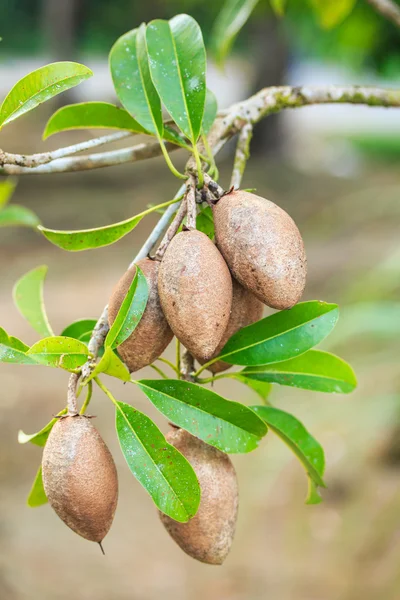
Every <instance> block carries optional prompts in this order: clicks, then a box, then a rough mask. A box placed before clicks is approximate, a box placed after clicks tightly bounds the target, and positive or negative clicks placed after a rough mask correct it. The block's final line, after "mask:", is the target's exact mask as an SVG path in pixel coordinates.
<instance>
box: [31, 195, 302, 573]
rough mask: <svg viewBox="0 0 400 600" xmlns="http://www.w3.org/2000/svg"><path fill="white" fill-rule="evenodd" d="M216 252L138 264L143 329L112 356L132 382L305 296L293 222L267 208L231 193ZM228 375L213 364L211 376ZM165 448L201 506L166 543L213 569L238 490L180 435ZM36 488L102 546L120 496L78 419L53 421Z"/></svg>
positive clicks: (194, 243)
mask: <svg viewBox="0 0 400 600" xmlns="http://www.w3.org/2000/svg"><path fill="white" fill-rule="evenodd" d="M213 217H214V226H215V244H214V243H213V242H212V241H211V240H210V239H209V238H208V237H207V236H206V235H205V234H204V233H202V232H200V231H196V230H190V229H189V230H183V231H181V232H180V233H178V234H177V235H175V236H174V237H173V239H172V240H171V242H170V243H169V245H168V247H167V249H166V252H165V254H164V256H163V258H162V260H161V261H158V260H152V259H150V258H145V259H143V260H141V261H139V262H138V263H137V264H138V266H139V267H140V269H141V270H142V272H143V274H144V276H145V278H146V280H147V284H148V288H149V298H148V302H147V306H146V309H145V311H144V314H143V316H142V319H141V321H140V322H139V324H138V326H137V327H136V329H135V330H134V332H133V333H132V335H131V336H130V337H129V338H128V339H127V340H126V341H125V342H124V343H123V344H122V345H120V346H119V347H118V352H119V354H120V356H121V358H122V359H123V360H124V362H125V363H126V365H127V367H128V368H129V370H130V372H134V371H137V370H139V369H141V368H142V367H145V366H147V365H149V364H151V363H153V362H154V361H155V360H156V359H157V358H158V357H159V356H160V355H161V354H162V353H163V351H164V350H165V348H166V347H167V346H168V344H169V343H170V341H171V340H172V338H173V336H174V335H175V336H176V337H177V338H178V340H179V341H180V342H181V343H182V344H183V345H184V346H185V348H186V349H187V350H188V352H190V354H192V355H193V356H194V357H195V358H196V359H197V360H198V361H199V362H200V363H201V364H205V363H206V362H208V361H209V360H210V359H212V358H214V357H216V356H218V354H219V353H220V350H221V349H222V347H223V346H224V345H225V343H226V342H227V340H228V339H229V338H230V337H231V336H232V335H233V334H234V333H236V332H237V331H238V330H239V329H241V328H242V327H245V326H247V325H249V324H251V323H254V322H256V321H258V320H259V319H260V318H261V317H262V312H263V306H264V304H266V305H267V306H269V307H272V308H276V309H288V308H290V307H292V306H293V305H294V304H296V303H297V302H298V301H299V299H300V297H301V295H302V293H303V290H304V286H305V279H306V256H305V251H304V245H303V241H302V238H301V235H300V233H299V230H298V229H297V227H296V225H295V223H294V222H293V220H292V219H291V217H290V216H289V215H288V214H287V213H286V212H285V211H283V210H282V209H281V208H279V207H278V206H276V205H275V204H274V203H272V202H270V201H268V200H265V199H264V198H261V197H259V196H256V195H254V194H251V193H249V192H245V191H240V190H239V191H231V192H230V193H228V194H225V195H223V196H222V197H221V198H220V199H218V200H217V201H216V202H215V203H214V204H213ZM135 272H136V267H135V266H134V267H132V268H131V269H129V270H128V271H127V272H126V273H125V275H124V276H123V277H122V279H121V280H120V281H119V283H118V284H117V286H116V288H115V290H114V292H113V294H112V297H111V299H110V302H109V321H110V325H112V323H113V322H114V320H115V318H116V316H117V314H118V311H119V309H120V306H121V304H122V302H123V300H124V298H125V296H126V293H127V291H128V289H129V287H130V284H131V282H132V280H133V278H134V276H135ZM229 367H230V365H229V364H227V363H225V362H223V361H218V362H214V363H213V364H212V365H210V370H211V371H212V372H213V373H218V372H220V371H223V370H225V369H228V368H229ZM167 441H168V442H169V443H170V444H172V445H173V446H175V448H177V449H178V450H179V451H180V452H181V453H182V454H183V455H184V456H185V457H186V458H187V460H188V461H189V462H190V463H191V465H192V467H193V469H194V471H195V473H196V475H197V478H198V480H199V484H200V488H201V502H200V507H199V510H198V512H197V513H196V515H195V516H194V517H193V518H192V519H191V520H190V521H189V522H188V523H178V522H177V521H174V520H173V519H171V518H170V517H168V516H166V515H164V514H161V520H162V523H163V524H164V526H165V527H166V529H167V531H168V532H169V533H170V535H171V536H172V538H173V539H174V540H175V541H176V542H177V543H178V544H179V546H180V547H181V548H182V549H183V550H184V551H185V552H186V553H187V554H189V555H190V556H193V557H194V558H196V559H198V560H200V561H202V562H206V563H210V564H221V563H222V562H223V560H224V559H225V557H226V556H227V554H228V552H229V549H230V546H231V543H232V539H233V535H234V530H235V522H236V516H237V507H238V490H237V481H236V475H235V470H234V467H233V465H232V463H231V461H230V459H229V457H228V456H227V455H226V454H224V453H223V452H221V451H219V450H217V449H216V448H214V447H212V446H209V445H207V444H205V443H204V442H203V441H201V440H199V439H197V438H195V437H194V436H192V435H191V434H189V433H188V432H187V431H184V430H183V429H176V428H173V429H172V431H171V432H170V433H169V434H168V436H167ZM42 466H43V481H44V487H45V491H46V494H47V496H48V499H49V502H50V504H51V505H52V507H53V508H54V510H55V511H56V512H57V514H58V515H59V516H60V517H61V519H62V520H63V521H64V522H65V523H66V524H67V525H68V526H69V527H70V528H71V529H73V530H74V531H75V532H76V533H78V534H79V535H81V536H83V537H85V538H87V539H89V540H93V541H97V542H101V541H102V539H103V538H104V536H105V535H106V533H107V532H108V530H109V528H110V526H111V523H112V520H113V516H114V512H115V508H116V503H117V496H118V482H117V475H116V469H115V465H114V462H113V459H112V457H111V455H110V453H109V451H108V449H107V447H106V446H105V444H104V442H103V441H102V439H101V437H100V436H99V434H98V432H97V431H96V429H95V428H94V427H93V426H92V424H91V422H90V419H89V418H87V417H85V416H81V415H78V416H72V415H70V416H67V417H65V418H61V419H59V421H58V423H56V425H55V426H54V428H53V430H52V431H51V433H50V436H49V439H48V441H47V444H46V447H45V451H44V455H43V465H42Z"/></svg>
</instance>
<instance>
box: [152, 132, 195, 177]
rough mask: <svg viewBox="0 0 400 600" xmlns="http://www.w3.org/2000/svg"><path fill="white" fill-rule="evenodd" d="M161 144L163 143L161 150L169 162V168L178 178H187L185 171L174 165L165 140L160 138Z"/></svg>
mask: <svg viewBox="0 0 400 600" xmlns="http://www.w3.org/2000/svg"><path fill="white" fill-rule="evenodd" d="M160 145H161V150H162V153H163V155H164V158H165V162H166V163H167V165H168V167H169V170H170V171H171V173H172V174H173V175H175V177H177V178H178V179H186V175H185V174H184V173H180V172H179V171H178V170H177V169H176V168H175V167H174V165H173V163H172V160H171V159H170V156H169V154H168V151H167V149H166V147H165V145H164V142H163V141H162V140H160ZM199 160H200V159H199Z"/></svg>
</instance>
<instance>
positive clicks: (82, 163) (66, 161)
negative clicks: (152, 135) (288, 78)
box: [0, 86, 400, 175]
mask: <svg viewBox="0 0 400 600" xmlns="http://www.w3.org/2000/svg"><path fill="white" fill-rule="evenodd" d="M312 104H364V105H367V106H383V107H399V106H400V91H399V90H390V89H381V88H369V87H360V86H317V87H309V86H302V87H290V86H281V87H270V88H264V89H263V90H261V91H259V92H258V93H257V94H255V95H254V96H252V97H251V98H248V99H247V100H245V101H244V102H240V103H239V104H235V105H233V106H232V107H231V108H229V109H228V110H227V111H224V112H223V113H221V116H220V117H219V118H218V119H217V120H216V122H215V124H214V126H213V128H212V130H211V132H210V135H209V139H208V141H209V144H210V147H211V149H212V152H213V154H214V155H215V154H217V153H218V152H219V150H220V149H221V148H222V146H223V145H224V144H225V143H226V142H227V141H228V139H230V138H231V137H233V136H234V135H235V134H237V133H239V131H240V130H241V129H243V127H245V126H246V125H248V124H249V123H250V124H252V125H254V124H255V123H258V122H259V121H260V120H261V119H263V118H265V117H267V116H268V115H270V114H271V113H274V112H279V111H281V110H284V109H286V108H299V107H301V106H309V105H312ZM166 147H167V149H168V150H169V151H170V152H172V151H173V150H177V149H178V148H179V147H178V146H175V145H174V144H170V143H169V144H166ZM160 154H161V148H160V145H159V144H158V143H157V142H148V143H143V144H138V145H137V146H133V147H131V148H123V149H121V150H113V151H111V152H103V153H96V154H91V155H89V156H81V157H68V158H59V159H57V160H54V161H53V162H50V163H48V164H42V165H40V166H38V167H35V168H26V167H20V166H18V165H4V166H3V167H2V168H0V174H4V175H24V174H27V173H29V174H30V173H64V172H68V171H84V170H89V169H98V168H101V167H110V166H113V165H118V164H123V163H127V162H135V161H138V160H145V159H147V158H153V157H155V156H159V155H160Z"/></svg>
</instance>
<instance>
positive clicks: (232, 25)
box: [211, 0, 259, 66]
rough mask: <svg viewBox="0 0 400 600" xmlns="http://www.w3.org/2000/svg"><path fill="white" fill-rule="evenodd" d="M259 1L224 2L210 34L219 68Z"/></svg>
mask: <svg viewBox="0 0 400 600" xmlns="http://www.w3.org/2000/svg"><path fill="white" fill-rule="evenodd" d="M258 1H259V0H225V3H224V5H223V7H222V10H221V11H220V13H219V15H218V17H217V19H216V21H215V24H214V27H213V30H212V34H211V44H212V47H213V48H214V54H215V58H216V60H217V63H218V64H219V65H220V66H221V65H222V64H223V63H224V62H225V59H226V57H227V55H228V54H229V52H230V50H231V48H232V44H233V42H234V40H235V38H236V36H237V34H238V33H239V31H240V30H241V29H242V27H243V25H244V24H245V23H246V21H247V20H248V18H249V17H250V15H251V13H252V12H253V10H254V8H255V7H256V5H257V4H258Z"/></svg>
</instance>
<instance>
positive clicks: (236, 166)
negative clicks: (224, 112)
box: [230, 123, 253, 190]
mask: <svg viewBox="0 0 400 600" xmlns="http://www.w3.org/2000/svg"><path fill="white" fill-rule="evenodd" d="M252 137H253V125H252V124H251V123H246V125H245V126H244V127H243V128H242V129H241V131H240V133H239V139H238V143H237V146H236V153H235V162H234V163H233V171H232V177H231V185H230V187H233V188H235V189H236V190H237V189H239V188H240V184H241V183H242V177H243V173H244V171H245V169H246V164H247V161H248V160H249V157H250V142H251V138H252Z"/></svg>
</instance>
